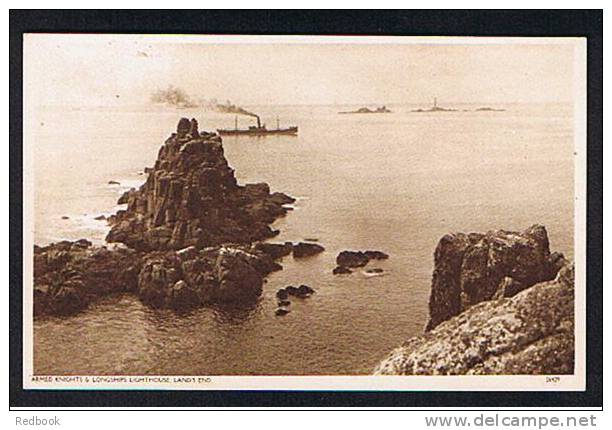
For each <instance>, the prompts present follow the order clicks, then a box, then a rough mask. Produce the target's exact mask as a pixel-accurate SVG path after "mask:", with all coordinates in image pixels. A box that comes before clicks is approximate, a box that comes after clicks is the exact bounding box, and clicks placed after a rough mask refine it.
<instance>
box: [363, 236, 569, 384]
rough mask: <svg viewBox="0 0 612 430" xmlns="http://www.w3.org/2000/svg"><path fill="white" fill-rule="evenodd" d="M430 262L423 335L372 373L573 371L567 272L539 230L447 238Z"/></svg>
mask: <svg viewBox="0 0 612 430" xmlns="http://www.w3.org/2000/svg"><path fill="white" fill-rule="evenodd" d="M434 263H435V266H434V273H433V281H432V286H431V296H430V300H429V313H430V320H429V323H428V324H427V327H426V330H425V333H424V334H423V335H420V336H417V337H414V338H412V339H410V340H408V341H407V342H406V343H404V345H403V346H401V347H400V348H398V349H396V350H395V351H393V352H392V353H391V354H390V355H389V356H388V357H387V358H386V359H385V360H383V361H382V362H381V363H380V364H379V365H378V367H377V368H376V369H375V373H376V374H379V375H461V374H502V375H503V374H571V373H573V372H574V265H573V263H571V262H570V261H568V260H566V259H565V258H564V256H563V255H562V254H560V253H556V252H554V253H551V252H550V250H549V242H548V234H547V232H546V229H545V228H544V227H543V226H540V225H535V226H532V227H530V228H528V229H527V230H525V231H524V232H511V231H505V230H498V231H492V232H489V233H486V234H481V233H471V234H462V233H458V234H448V235H446V236H444V237H443V238H442V239H440V242H439V243H438V246H437V247H436V250H435V257H434Z"/></svg>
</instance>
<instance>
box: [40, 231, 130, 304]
mask: <svg viewBox="0 0 612 430" xmlns="http://www.w3.org/2000/svg"><path fill="white" fill-rule="evenodd" d="M140 267H141V261H140V254H139V253H138V252H136V251H133V250H130V249H121V248H120V249H115V250H109V249H107V248H105V247H94V246H92V244H91V242H89V241H87V240H79V241H76V242H68V241H63V242H58V243H55V244H51V245H49V246H44V247H39V246H35V247H34V314H35V315H41V314H56V315H65V314H72V313H75V312H78V311H79V310H81V309H84V308H85V307H87V305H88V304H89V303H90V302H91V301H92V300H94V299H95V298H97V297H100V296H104V295H108V294H112V293H118V292H125V291H136V289H137V288H138V273H139V272H140Z"/></svg>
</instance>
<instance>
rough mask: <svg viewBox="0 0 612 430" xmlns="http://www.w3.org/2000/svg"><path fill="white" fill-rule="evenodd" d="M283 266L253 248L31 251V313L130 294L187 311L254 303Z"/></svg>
mask: <svg viewBox="0 0 612 430" xmlns="http://www.w3.org/2000/svg"><path fill="white" fill-rule="evenodd" d="M281 268H282V267H281V266H279V265H278V264H277V263H275V262H274V260H273V259H272V257H270V256H269V255H267V254H265V253H263V252H262V251H259V250H257V249H256V247H254V246H244V245H242V246H240V245H232V246H230V245H227V246H221V247H209V248H203V249H200V250H198V249H197V248H195V247H189V248H186V249H183V250H179V251H155V252H150V253H141V252H137V251H134V250H130V249H127V248H115V249H107V248H106V247H95V246H92V245H91V243H90V242H88V241H85V240H81V241H77V242H60V243H57V244H52V245H49V246H47V247H36V248H35V253H34V286H35V287H34V312H35V314H36V315H42V314H55V315H65V314H73V313H76V312H78V311H80V310H82V309H84V308H86V307H87V306H88V305H89V303H91V302H92V301H93V300H94V299H95V298H98V297H102V296H105V295H109V294H113V293H119V292H132V293H134V294H136V295H137V296H138V297H139V298H140V300H141V301H142V302H143V303H145V304H147V305H149V306H151V307H170V308H174V309H189V308H193V307H197V306H201V305H203V304H206V303H228V302H231V303H239V302H248V301H253V300H256V299H257V298H258V297H259V296H260V295H261V292H262V285H263V279H264V277H265V276H266V275H267V274H269V273H270V272H273V271H275V270H279V269H281Z"/></svg>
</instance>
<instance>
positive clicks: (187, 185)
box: [106, 118, 295, 251]
mask: <svg viewBox="0 0 612 430" xmlns="http://www.w3.org/2000/svg"><path fill="white" fill-rule="evenodd" d="M146 172H147V173H148V177H147V180H146V182H145V183H144V184H143V185H142V186H141V187H140V188H139V189H138V190H131V191H129V192H127V193H126V194H124V195H123V196H121V198H120V199H119V203H127V205H128V206H127V210H125V211H118V212H117V214H116V215H114V216H112V217H110V218H109V223H110V224H111V226H112V227H111V230H110V232H109V233H108V236H107V238H106V239H107V241H108V242H121V243H124V244H125V245H127V246H128V247H130V248H134V249H136V250H140V251H160V250H178V249H182V248H185V247H188V246H196V247H197V248H203V247H207V246H218V245H221V244H223V243H238V244H250V243H252V242H255V241H259V240H263V239H266V238H270V237H272V236H274V235H276V234H278V232H277V231H274V230H272V229H271V228H270V226H269V224H271V223H272V222H273V221H274V220H276V219H277V218H278V217H280V216H283V215H285V214H286V213H287V209H286V208H285V207H284V205H286V204H289V203H293V202H294V201H295V200H294V199H293V198H291V197H289V196H287V195H285V194H282V193H270V188H269V187H268V185H267V184H265V183H260V184H247V185H244V186H240V185H238V184H237V182H236V178H235V176H234V171H233V169H232V168H230V167H229V165H228V163H227V160H226V158H225V156H224V154H223V146H222V144H221V138H220V137H219V136H217V135H213V134H211V133H200V132H199V131H198V127H197V121H194V120H192V121H189V120H187V119H186V118H183V119H181V121H180V122H179V125H178V127H177V132H176V133H173V134H172V136H171V137H170V138H168V140H166V142H165V144H164V145H163V146H162V147H161V148H160V150H159V154H158V158H157V161H156V162H155V165H154V167H153V168H152V169H147V171H146Z"/></svg>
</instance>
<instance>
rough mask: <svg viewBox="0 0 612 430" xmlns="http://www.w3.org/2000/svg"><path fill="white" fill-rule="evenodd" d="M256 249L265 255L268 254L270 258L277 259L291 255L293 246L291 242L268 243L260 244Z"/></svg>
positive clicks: (256, 245)
mask: <svg viewBox="0 0 612 430" xmlns="http://www.w3.org/2000/svg"><path fill="white" fill-rule="evenodd" d="M255 249H257V250H259V251H262V252H263V253H265V254H268V255H269V256H270V257H272V258H274V259H275V260H276V259H277V258H281V257H285V256H286V255H289V254H291V251H292V250H293V244H292V243H291V242H285V243H266V242H259V243H257V244H255Z"/></svg>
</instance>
